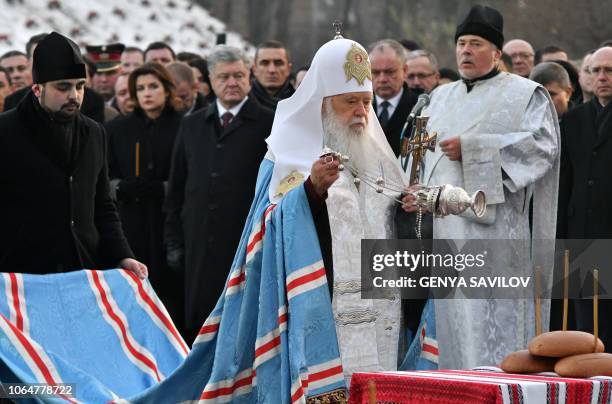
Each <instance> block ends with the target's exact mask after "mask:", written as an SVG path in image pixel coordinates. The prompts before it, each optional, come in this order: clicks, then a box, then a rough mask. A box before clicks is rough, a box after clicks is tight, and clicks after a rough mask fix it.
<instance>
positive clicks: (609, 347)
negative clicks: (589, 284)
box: [557, 47, 612, 352]
mask: <svg viewBox="0 0 612 404" xmlns="http://www.w3.org/2000/svg"><path fill="white" fill-rule="evenodd" d="M590 64H591V72H592V74H593V90H594V94H595V97H594V98H593V99H591V101H589V102H587V103H584V104H581V105H579V106H577V107H576V108H574V109H572V110H570V111H568V112H567V113H566V114H565V115H563V120H562V121H561V141H562V145H561V174H560V184H559V207H558V212H559V213H558V224H557V233H558V237H559V238H569V239H572V238H574V239H598V238H602V239H608V238H612V211H611V210H610V206H611V205H612V191H611V190H612V176H611V175H610V172H612V47H604V48H601V49H599V50H598V51H596V52H595V53H594V54H593V56H592V57H591V60H590ZM574 303H575V307H576V322H577V326H578V328H579V329H582V330H586V331H592V330H593V306H592V302H591V301H589V300H576V301H575V302H574ZM599 315H600V318H605V319H607V318H610V316H612V301H610V300H600V301H599ZM599 336H600V338H601V339H602V340H603V342H604V344H605V346H606V352H612V325H610V324H609V322H607V321H604V322H600V326H599Z"/></svg>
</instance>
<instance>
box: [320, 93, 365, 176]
mask: <svg viewBox="0 0 612 404" xmlns="http://www.w3.org/2000/svg"><path fill="white" fill-rule="evenodd" d="M323 105H324V107H323V116H322V117H323V143H324V146H327V147H329V148H330V149H332V150H333V151H335V152H339V153H341V154H346V155H348V156H349V161H348V163H346V165H347V167H349V168H351V169H353V170H356V171H357V172H360V173H364V172H370V173H371V174H373V173H374V172H375V171H374V170H376V168H375V167H376V164H375V160H376V158H372V156H370V157H369V158H368V157H367V156H368V154H367V151H368V149H370V150H374V149H372V148H368V144H370V142H371V140H370V137H369V133H370V131H371V130H372V128H371V126H370V124H369V123H368V124H366V126H365V128H351V127H350V126H349V125H347V124H346V123H344V122H341V121H340V120H339V119H338V116H337V115H336V112H335V111H334V109H333V107H332V105H331V99H327V100H325V101H324V103H323Z"/></svg>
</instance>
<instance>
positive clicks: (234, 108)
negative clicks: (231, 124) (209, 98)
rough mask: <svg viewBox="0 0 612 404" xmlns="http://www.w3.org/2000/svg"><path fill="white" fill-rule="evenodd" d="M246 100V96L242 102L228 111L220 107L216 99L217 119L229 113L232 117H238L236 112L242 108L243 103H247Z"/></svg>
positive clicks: (247, 97)
mask: <svg viewBox="0 0 612 404" xmlns="http://www.w3.org/2000/svg"><path fill="white" fill-rule="evenodd" d="M248 99H249V96H248V95H247V96H246V97H244V100H242V101H240V104H238V105H236V106H233V107H231V108H230V109H226V108H225V107H224V106H223V105H221V102H219V99H218V98H217V111H218V112H219V119H221V117H222V116H223V114H225V113H226V112H229V113H231V114H232V115H234V116H236V115H238V112H240V109H241V108H242V106H243V105H244V103H245V102H247V100H248Z"/></svg>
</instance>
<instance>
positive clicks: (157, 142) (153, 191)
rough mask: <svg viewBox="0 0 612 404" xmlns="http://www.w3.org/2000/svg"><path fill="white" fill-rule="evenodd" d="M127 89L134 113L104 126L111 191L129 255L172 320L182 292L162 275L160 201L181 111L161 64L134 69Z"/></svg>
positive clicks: (174, 281) (167, 74)
mask: <svg viewBox="0 0 612 404" xmlns="http://www.w3.org/2000/svg"><path fill="white" fill-rule="evenodd" d="M128 88H129V91H130V98H131V100H132V102H133V104H134V106H135V108H134V112H132V113H131V114H129V115H126V116H122V117H119V118H116V119H114V120H113V121H111V122H108V123H107V124H106V130H107V132H108V135H109V153H108V155H109V173H110V178H111V188H112V189H111V191H112V193H114V195H115V196H116V199H117V203H118V207H119V214H120V215H121V221H122V223H123V229H124V232H125V235H126V236H127V238H128V241H129V243H130V246H131V247H132V249H133V250H134V254H135V255H136V256H137V257H138V259H139V260H141V261H142V262H143V263H145V264H146V265H147V266H148V267H149V279H150V281H151V284H152V285H153V287H154V289H155V291H156V292H157V294H158V295H159V296H160V297H161V299H162V300H163V302H164V304H166V306H167V307H168V309H169V310H170V312H171V314H172V315H173V316H172V317H173V318H174V320H175V321H178V320H179V319H178V318H177V316H178V315H179V314H180V313H182V310H181V307H178V304H179V303H178V302H179V300H178V299H177V298H178V296H176V295H177V293H176V290H182V289H181V288H182V279H178V280H176V279H171V276H172V275H174V274H169V273H168V272H169V271H168V269H167V265H166V258H165V257H166V254H165V250H164V245H163V228H164V214H163V212H162V204H163V201H164V194H165V189H166V182H167V181H168V176H169V174H170V160H171V155H172V147H173V145H174V139H175V137H176V134H177V132H178V128H179V125H180V122H181V116H182V115H181V114H180V113H179V112H177V111H176V110H175V105H176V102H177V97H176V90H175V84H174V81H173V79H172V77H171V76H170V73H168V71H167V70H166V68H165V67H163V66H162V65H160V64H158V63H146V64H144V65H142V66H140V67H138V68H137V69H135V70H134V71H133V72H132V73H131V74H130V77H129V79H128ZM175 277H176V276H175ZM173 283H174V284H176V285H180V286H177V287H176V288H173V287H172V285H173Z"/></svg>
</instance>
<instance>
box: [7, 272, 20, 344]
mask: <svg viewBox="0 0 612 404" xmlns="http://www.w3.org/2000/svg"><path fill="white" fill-rule="evenodd" d="M9 277H10V278H11V293H12V294H13V309H15V316H16V318H15V322H16V323H17V324H16V326H17V329H19V331H21V332H23V314H21V306H20V305H19V285H18V284H17V275H15V274H14V273H13V272H11V273H9Z"/></svg>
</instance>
